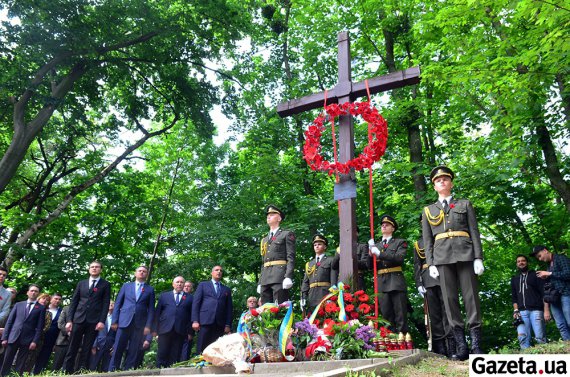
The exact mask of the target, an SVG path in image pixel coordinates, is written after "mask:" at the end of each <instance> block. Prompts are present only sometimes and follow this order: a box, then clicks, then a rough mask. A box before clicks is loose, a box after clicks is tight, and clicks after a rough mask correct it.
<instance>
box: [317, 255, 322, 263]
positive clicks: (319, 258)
mask: <svg viewBox="0 0 570 377" xmlns="http://www.w3.org/2000/svg"><path fill="white" fill-rule="evenodd" d="M320 265H321V256H320V255H319V256H318V257H317V266H320Z"/></svg>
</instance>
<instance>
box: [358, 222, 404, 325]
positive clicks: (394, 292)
mask: <svg viewBox="0 0 570 377" xmlns="http://www.w3.org/2000/svg"><path fill="white" fill-rule="evenodd" d="M380 222H381V224H382V225H381V226H380V230H381V232H382V242H381V243H379V244H375V243H374V240H370V241H369V242H368V244H369V246H370V253H371V254H374V255H376V263H377V268H378V286H379V288H378V289H379V291H380V303H379V305H380V312H381V313H382V317H384V319H386V320H387V321H389V322H390V324H391V326H392V330H393V331H394V332H396V333H400V332H402V333H404V334H405V333H407V332H408V316H407V314H408V305H407V304H408V299H407V297H406V291H407V288H406V279H405V278H404V273H403V272H402V266H403V265H404V257H405V256H406V249H407V248H408V244H407V242H406V241H405V240H402V239H400V238H394V237H392V236H393V234H394V232H395V231H396V230H398V223H397V222H396V220H395V219H394V218H393V217H392V216H389V215H382V216H380Z"/></svg>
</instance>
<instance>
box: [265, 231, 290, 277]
mask: <svg viewBox="0 0 570 377" xmlns="http://www.w3.org/2000/svg"><path fill="white" fill-rule="evenodd" d="M275 261H286V262H287V264H278V265H273V266H269V267H265V264H266V263H268V262H275ZM294 269H295V233H293V232H291V231H289V230H282V229H281V228H280V229H278V230H277V233H275V235H273V238H272V239H269V235H267V236H265V237H264V238H263V240H261V279H260V280H259V284H260V285H269V284H278V283H282V282H283V279H285V278H289V279H291V280H293V270H294Z"/></svg>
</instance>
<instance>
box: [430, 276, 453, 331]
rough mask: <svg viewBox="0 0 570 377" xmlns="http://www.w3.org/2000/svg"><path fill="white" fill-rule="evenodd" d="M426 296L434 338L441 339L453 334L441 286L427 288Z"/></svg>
mask: <svg viewBox="0 0 570 377" xmlns="http://www.w3.org/2000/svg"><path fill="white" fill-rule="evenodd" d="M425 297H426V300H427V304H428V313H429V321H430V326H431V337H432V339H433V340H441V339H445V338H447V337H448V336H450V335H451V328H450V327H449V322H448V321H447V314H446V313H445V305H444V303H443V296H442V293H441V288H440V287H439V286H435V287H430V288H426V294H425Z"/></svg>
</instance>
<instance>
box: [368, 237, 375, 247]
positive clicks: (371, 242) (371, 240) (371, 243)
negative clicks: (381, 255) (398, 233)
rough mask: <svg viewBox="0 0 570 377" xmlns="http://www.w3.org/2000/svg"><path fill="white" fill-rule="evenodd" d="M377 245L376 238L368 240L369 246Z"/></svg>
mask: <svg viewBox="0 0 570 377" xmlns="http://www.w3.org/2000/svg"><path fill="white" fill-rule="evenodd" d="M375 245H376V242H374V238H371V239H370V240H368V246H370V247H372V246H375Z"/></svg>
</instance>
